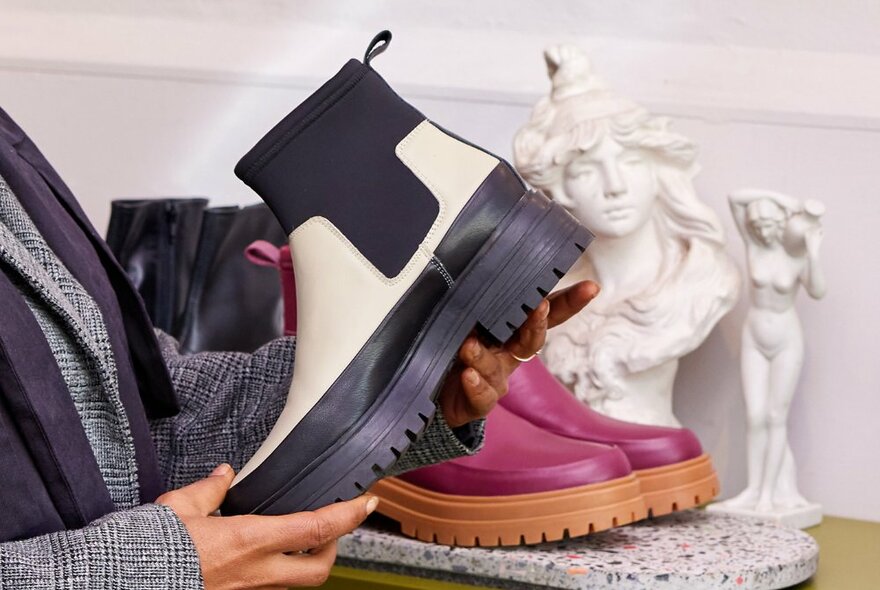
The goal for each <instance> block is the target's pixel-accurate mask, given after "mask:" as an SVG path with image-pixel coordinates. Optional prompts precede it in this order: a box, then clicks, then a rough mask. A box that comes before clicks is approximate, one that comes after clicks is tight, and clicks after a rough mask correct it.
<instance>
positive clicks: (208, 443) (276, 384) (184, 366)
mask: <svg viewBox="0 0 880 590" xmlns="http://www.w3.org/2000/svg"><path fill="white" fill-rule="evenodd" d="M157 335H158V337H159V344H160V347H161V350H162V356H163V358H164V359H165V363H166V365H168V369H169V372H170V373H171V380H172V382H173V383H174V389H175V391H176V392H177V396H178V399H179V401H180V406H181V411H180V413H178V414H177V415H176V416H173V417H171V418H164V419H161V420H156V421H154V422H153V423H152V424H151V430H152V434H153V441H154V443H155V446H156V450H157V453H158V456H159V462H160V465H161V467H162V470H163V473H164V475H165V480H166V481H165V483H166V486H167V487H168V489H175V488H178V487H181V486H184V485H187V484H190V483H192V482H193V481H195V480H197V479H201V478H203V477H205V476H206V475H207V474H208V473H210V472H211V470H213V469H214V467H216V466H217V465H218V464H220V463H224V462H225V463H229V464H230V465H232V467H233V468H234V469H235V470H236V471H237V470H239V469H241V467H242V466H243V465H244V464H245V462H246V461H247V460H248V459H250V457H251V456H252V455H253V454H254V453H255V452H256V450H257V448H258V447H259V446H260V444H262V442H263V440H265V438H266V436H267V435H268V434H269V431H270V430H271V429H272V426H273V425H274V424H275V420H276V419H277V418H278V415H279V414H280V413H281V410H282V409H283V408H284V402H285V400H286V399H287V393H288V391H289V389H290V382H291V379H292V377H293V363H294V359H295V356H296V338H294V337H289V336H288V337H283V338H277V339H275V340H272V341H270V342H268V343H267V344H265V345H264V346H262V347H260V348H259V349H257V350H256V351H254V352H253V353H252V354H246V353H239V352H200V353H195V354H186V355H184V354H180V351H179V347H178V343H177V341H176V340H175V339H174V338H172V337H171V336H169V335H168V334H165V333H164V332H161V331H159V330H157ZM482 441H483V424H482V421H477V422H475V423H472V424H471V425H466V426H465V427H462V428H457V429H455V430H453V429H451V428H449V426H448V425H447V424H446V421H445V420H443V417H442V416H441V415H440V413H439V412H438V413H437V415H436V418H435V419H434V420H433V421H432V422H431V424H430V425H429V426H428V428H427V429H426V431H425V434H424V435H423V436H422V438H421V439H419V441H418V442H416V443H415V444H414V445H413V446H412V447H411V448H410V449H409V450H408V451H407V452H406V453H404V454H403V456H402V457H401V459H400V461H399V462H398V466H396V467H395V469H394V472H395V473H402V472H403V471H408V470H410V469H414V468H416V467H421V466H424V465H428V464H431V463H439V462H441V461H446V460H448V459H453V458H455V457H460V456H462V455H470V454H473V453H475V452H476V451H477V450H478V449H479V448H480V446H481V445H482Z"/></svg>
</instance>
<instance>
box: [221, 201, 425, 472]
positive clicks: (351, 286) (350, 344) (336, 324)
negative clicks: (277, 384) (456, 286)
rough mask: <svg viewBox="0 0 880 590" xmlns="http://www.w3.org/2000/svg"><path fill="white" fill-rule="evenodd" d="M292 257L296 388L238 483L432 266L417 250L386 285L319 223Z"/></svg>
mask: <svg viewBox="0 0 880 590" xmlns="http://www.w3.org/2000/svg"><path fill="white" fill-rule="evenodd" d="M290 251H291V255H292V256H293V268H294V271H295V272H296V307H297V310H298V311H297V333H296V363H294V369H293V381H292V382H291V385H290V393H289V394H288V398H287V405H286V406H285V407H284V410H283V411H282V412H281V415H280V416H279V418H278V421H277V422H276V423H275V426H274V427H273V428H272V431H271V432H270V433H269V436H268V437H267V438H266V441H265V442H264V443H263V445H262V446H261V447H260V448H259V450H258V451H257V452H256V453H255V454H254V456H253V458H251V460H250V461H248V462H247V464H246V465H245V466H244V468H243V469H242V470H241V471H240V472H239V474H238V477H237V478H236V482H237V481H239V480H241V479H242V478H244V477H245V476H247V475H248V474H249V473H250V472H251V471H253V470H254V469H256V467H257V466H258V465H259V464H260V463H262V462H263V460H264V459H265V458H266V457H268V456H269V455H270V454H271V453H272V452H273V451H274V450H275V449H276V448H277V447H278V445H279V444H281V442H282V441H283V440H284V438H285V437H286V436H287V435H288V433H290V431H291V430H293V428H294V427H295V426H296V425H297V424H299V422H300V420H302V419H303V417H304V416H305V415H306V414H307V413H308V412H309V410H311V409H312V406H314V405H315V404H316V403H318V400H320V399H321V397H322V396H323V395H324V393H326V391H327V390H328V389H329V388H330V386H331V385H332V384H333V382H334V381H335V380H336V378H337V377H339V375H340V374H341V373H342V371H343V370H344V369H345V367H346V366H348V364H349V363H350V362H351V361H352V360H353V359H354V357H355V355H356V354H357V353H358V351H359V350H360V349H361V348H362V347H363V345H364V344H365V343H366V342H367V340H368V339H369V338H370V336H371V335H372V334H373V332H375V331H376V329H377V328H378V327H379V324H380V323H381V322H382V320H384V319H385V316H387V315H388V313H389V312H390V311H391V309H392V308H393V307H394V305H395V304H396V303H397V302H398V301H399V300H400V299H401V298H402V297H403V294H404V293H405V292H406V290H407V289H408V288H409V287H410V286H411V285H412V284H413V283H414V282H415V279H416V278H417V277H418V276H419V274H420V273H421V271H422V270H423V269H424V268H425V266H426V265H427V264H428V263H429V261H430V256H429V255H428V254H426V253H425V252H423V251H422V250H421V249H419V250H417V251H416V253H415V255H413V257H412V258H411V259H410V261H409V262H408V263H407V265H406V266H405V267H404V268H403V270H402V271H400V273H399V274H398V275H397V276H396V277H394V278H393V279H388V278H387V277H385V276H384V275H383V274H382V273H381V272H380V271H379V270H378V269H376V267H375V266H373V265H372V264H371V263H370V262H369V261H368V260H367V259H366V258H364V256H363V255H362V254H361V253H360V252H359V251H358V250H357V248H355V247H354V245H352V243H351V242H349V241H348V239H347V238H346V237H345V236H344V235H342V233H341V232H340V231H339V230H338V229H337V228H336V227H335V226H334V225H333V224H332V223H330V221H328V220H327V219H326V218H324V217H313V218H311V219H309V220H308V221H307V222H306V223H304V224H302V225H301V226H299V227H298V228H296V230H294V231H293V233H292V234H290ZM328 279H332V281H331V280H328ZM351 395H357V392H356V391H352V392H351Z"/></svg>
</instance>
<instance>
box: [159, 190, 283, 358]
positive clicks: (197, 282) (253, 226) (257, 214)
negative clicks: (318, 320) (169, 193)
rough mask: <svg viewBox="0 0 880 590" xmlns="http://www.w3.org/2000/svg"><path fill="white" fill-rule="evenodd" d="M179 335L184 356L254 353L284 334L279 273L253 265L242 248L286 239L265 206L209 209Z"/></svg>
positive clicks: (280, 242) (205, 214)
mask: <svg viewBox="0 0 880 590" xmlns="http://www.w3.org/2000/svg"><path fill="white" fill-rule="evenodd" d="M201 228H202V231H201V235H200V237H199V243H198V247H197V251H196V258H195V264H194V266H193V271H192V278H191V280H190V287H189V295H188V297H187V302H186V311H185V313H184V316H183V324H182V325H181V326H180V329H179V334H177V335H176V336H177V337H178V338H179V340H180V349H181V350H182V351H184V352H198V351H202V350H235V351H240V352H253V351H254V350H256V349H257V348H259V347H260V346H262V345H263V344H265V343H266V342H268V341H269V340H272V339H273V338H278V337H279V336H281V335H282V334H283V333H284V318H283V313H284V303H283V300H282V296H281V281H280V280H279V277H278V271H277V270H275V269H274V268H266V267H261V266H257V265H255V264H253V263H252V262H250V261H249V260H248V259H247V258H246V257H245V249H246V248H247V247H248V245H250V244H251V243H252V242H253V241H255V240H266V241H267V242H270V243H272V244H274V245H276V246H281V245H283V244H286V243H287V235H286V234H285V232H284V230H282V228H281V224H279V223H278V220H277V219H276V218H275V216H274V215H273V214H272V211H270V209H269V207H267V206H266V205H264V204H262V203H260V204H258V205H251V206H249V207H241V208H240V207H237V206H232V207H212V208H210V209H206V210H205V212H204V219H203V221H202V224H201Z"/></svg>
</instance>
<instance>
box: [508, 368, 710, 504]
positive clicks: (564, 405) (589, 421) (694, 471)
mask: <svg viewBox="0 0 880 590" xmlns="http://www.w3.org/2000/svg"><path fill="white" fill-rule="evenodd" d="M508 383H509V389H508V393H507V395H506V396H504V397H503V398H502V399H501V402H500V405H501V406H502V407H504V408H505V409H506V410H508V411H509V412H511V413H513V414H516V415H517V416H519V417H520V418H523V419H525V420H527V421H528V422H530V423H531V424H533V425H535V426H538V427H539V428H542V429H543V430H546V431H548V432H552V433H553V434H556V435H559V436H563V437H567V438H569V439H572V440H579V441H585V442H592V443H601V444H604V445H613V446H615V447H617V448H619V449H620V450H622V451H623V452H624V453H626V456H627V458H628V459H629V462H630V464H631V465H632V468H633V470H634V473H635V475H636V477H637V478H638V479H639V482H640V483H641V486H642V495H643V496H644V497H645V503H646V505H647V507H648V511H649V513H650V514H652V515H653V516H661V515H663V514H669V513H670V512H674V511H676V510H684V509H686V508H692V507H694V506H698V505H700V504H704V503H706V502H708V501H709V500H711V499H712V498H714V497H715V496H716V495H717V494H718V491H719V484H718V476H717V475H716V473H715V469H714V468H713V467H712V461H711V459H710V458H709V456H708V455H707V454H705V453H703V449H702V447H701V446H700V441H699V440H697V437H696V436H695V435H694V433H693V432H691V431H690V430H687V429H685V428H667V427H662V426H647V425H643V424H632V423H629V422H623V421H621V420H615V419H613V418H609V417H607V416H604V415H602V414H600V413H599V412H597V411H595V410H593V409H591V408H590V407H589V406H587V405H586V404H584V403H581V402H580V401H578V400H577V399H576V398H575V397H574V396H573V395H572V394H571V393H570V392H569V391H568V390H567V389H566V388H565V386H564V385H563V384H562V383H560V382H559V381H558V380H557V379H556V377H554V376H553V375H552V374H551V373H550V371H549V370H547V367H545V366H544V364H543V363H542V362H541V360H540V359H538V358H535V359H532V360H530V361H528V362H526V363H523V364H522V365H521V366H520V367H519V368H518V369H517V370H516V371H514V373H513V375H511V376H510V379H509V381H508Z"/></svg>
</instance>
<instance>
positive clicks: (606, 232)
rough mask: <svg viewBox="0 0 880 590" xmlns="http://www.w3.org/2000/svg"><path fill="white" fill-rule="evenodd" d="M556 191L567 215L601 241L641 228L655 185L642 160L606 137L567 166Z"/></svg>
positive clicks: (649, 168)
mask: <svg viewBox="0 0 880 590" xmlns="http://www.w3.org/2000/svg"><path fill="white" fill-rule="evenodd" d="M561 189H562V191H563V192H564V193H565V195H566V196H567V199H566V203H567V204H568V205H569V207H568V208H569V210H570V211H571V213H572V214H573V215H574V216H575V217H577V218H578V219H579V220H581V221H582V222H586V223H589V226H590V229H591V230H592V231H593V233H595V234H596V235H597V236H598V237H600V238H619V237H623V236H627V235H629V234H631V233H633V232H635V231H637V230H638V229H640V228H642V227H644V226H645V224H647V223H648V221H649V220H650V219H651V215H652V212H653V209H654V203H655V202H656V200H657V181H656V179H655V177H654V173H653V170H652V164H651V163H650V162H649V161H648V159H647V158H646V157H645V154H643V153H642V152H640V151H638V150H635V149H631V148H626V147H624V146H622V145H620V144H619V143H618V142H616V141H615V140H614V139H613V138H611V137H610V136H608V135H606V136H605V137H604V138H603V139H602V140H601V141H599V142H598V143H597V144H596V145H595V146H594V147H592V148H591V149H590V150H588V151H586V152H584V153H582V154H580V155H579V156H577V157H576V158H574V159H573V160H572V161H571V162H569V163H568V165H567V166H566V167H565V171H564V177H563V179H562V186H561Z"/></svg>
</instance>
